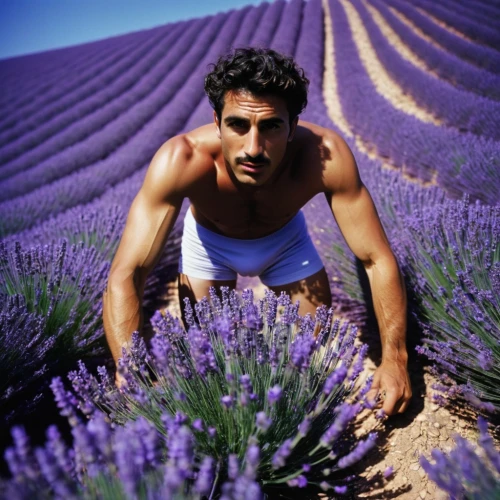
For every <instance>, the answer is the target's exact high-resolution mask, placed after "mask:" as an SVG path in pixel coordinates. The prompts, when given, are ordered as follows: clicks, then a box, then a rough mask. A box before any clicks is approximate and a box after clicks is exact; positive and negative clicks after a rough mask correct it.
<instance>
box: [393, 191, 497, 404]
mask: <svg viewBox="0 0 500 500" xmlns="http://www.w3.org/2000/svg"><path fill="white" fill-rule="evenodd" d="M405 222H406V223H405V224H404V226H405V230H404V233H403V235H402V237H401V238H400V239H399V240H398V243H397V246H398V253H399V254H400V256H401V260H402V261H403V267H404V274H405V276H406V279H407V281H408V284H409V286H410V288H411V289H412V291H413V294H414V296H415V298H416V300H417V302H418V304H419V305H420V307H419V310H418V315H417V316H418V320H419V321H420V323H421V325H422V327H423V328H424V333H425V339H424V345H423V346H420V347H418V348H417V349H418V351H419V352H420V353H422V354H425V355H427V356H428V357H429V358H430V359H432V360H433V361H435V362H436V364H437V366H438V367H439V369H440V372H441V373H442V375H441V379H442V381H443V382H445V385H448V386H449V382H450V379H449V377H448V375H451V376H452V377H453V379H454V380H456V381H457V382H458V385H455V384H453V385H452V386H451V387H448V390H447V391H445V393H446V392H447V393H448V395H457V394H462V395H463V396H464V397H466V398H467V399H468V400H469V401H470V402H472V403H474V404H475V405H476V406H479V407H481V408H484V409H487V410H490V411H495V410H496V411H498V410H499V409H500V395H499V393H498V384H499V381H500V245H499V241H500V205H496V206H493V207H486V206H482V205H480V204H478V203H476V204H472V205H470V204H469V201H468V198H467V197H465V198H464V200H462V201H459V202H455V201H451V200H447V201H445V202H444V203H443V204H441V205H436V206H430V207H427V208H422V209H421V210H417V211H416V212H415V213H414V215H412V216H409V217H407V219H406V221H405ZM445 373H446V374H448V375H445ZM439 388H440V389H444V388H445V386H439ZM438 399H440V398H438Z"/></svg>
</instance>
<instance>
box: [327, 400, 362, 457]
mask: <svg viewBox="0 0 500 500" xmlns="http://www.w3.org/2000/svg"><path fill="white" fill-rule="evenodd" d="M360 408H361V405H360V403H356V404H354V405H350V404H349V403H343V404H342V405H341V406H340V407H339V411H338V413H337V416H336V418H335V421H334V422H333V424H332V425H331V426H330V427H329V428H328V429H327V431H326V432H325V433H324V434H323V436H321V440H320V442H321V444H322V445H323V446H325V447H327V448H328V447H330V445H331V444H332V443H334V442H335V441H336V440H337V439H338V438H339V436H340V435H341V434H342V433H343V432H344V431H345V429H346V428H347V425H348V424H349V422H351V420H352V419H353V418H354V417H355V416H356V415H357V413H358V411H359V410H360Z"/></svg>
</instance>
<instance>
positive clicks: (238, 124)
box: [229, 120, 247, 128]
mask: <svg viewBox="0 0 500 500" xmlns="http://www.w3.org/2000/svg"><path fill="white" fill-rule="evenodd" d="M229 126H230V127H231V128H245V127H246V126H247V124H246V123H245V122H244V121H243V120H234V121H232V122H229Z"/></svg>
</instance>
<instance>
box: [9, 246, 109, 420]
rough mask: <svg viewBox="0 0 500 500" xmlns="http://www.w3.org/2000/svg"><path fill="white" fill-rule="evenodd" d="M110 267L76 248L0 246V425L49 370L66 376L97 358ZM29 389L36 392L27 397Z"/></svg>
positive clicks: (91, 251) (24, 405) (29, 401)
mask: <svg viewBox="0 0 500 500" xmlns="http://www.w3.org/2000/svg"><path fill="white" fill-rule="evenodd" d="M109 267H110V262H109V260H106V259H105V258H103V256H102V254H100V253H99V252H98V251H97V250H96V248H95V247H89V248H85V247H84V242H83V241H81V242H80V243H79V244H72V245H71V246H69V247H68V242H67V240H66V239H62V240H61V241H60V242H58V243H50V244H47V245H44V246H42V245H36V246H33V247H31V248H29V249H23V248H22V246H21V244H20V243H19V242H16V243H15V245H14V248H13V249H8V248H7V246H6V245H5V243H3V242H0V276H1V279H0V346H1V347H0V394H1V396H0V414H1V415H2V419H6V420H9V419H11V418H12V417H13V416H14V415H15V414H18V413H19V412H21V411H26V410H27V409H28V406H31V407H32V406H33V405H34V404H35V403H36V402H37V401H38V399H39V397H40V394H41V393H42V391H43V387H44V384H43V382H44V380H45V381H47V376H48V375H49V374H50V373H51V371H53V370H54V369H58V370H64V368H66V370H67V369H69V367H70V366H72V365H73V366H74V364H75V362H76V360H77V359H80V358H82V357H87V356H90V355H96V354H101V353H103V352H104V337H103V331H102V319H101V314H102V312H101V295H102V291H103V290H104V286H105V280H106V279H107V275H108V273H109ZM35 382H36V386H35ZM28 389H30V390H31V391H35V392H34V394H31V393H30V394H31V395H30V397H29V398H27V395H26V393H25V392H24V391H26V390H28ZM13 405H14V406H13Z"/></svg>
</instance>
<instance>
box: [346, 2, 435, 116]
mask: <svg viewBox="0 0 500 500" xmlns="http://www.w3.org/2000/svg"><path fill="white" fill-rule="evenodd" d="M341 3H342V6H343V7H344V9H345V11H346V14H347V20H348V22H349V26H350V28H351V32H352V34H353V40H354V43H355V44H356V47H357V50H358V53H359V57H360V60H361V62H362V63H363V66H364V68H365V70H366V72H367V74H368V76H369V77H370V79H371V80H372V82H373V84H374V85H375V88H376V89H377V92H378V93H379V94H380V95H381V96H383V97H384V98H385V99H387V101H389V102H390V103H391V105H392V106H393V107H395V108H396V109H399V110H401V111H402V112H403V113H406V114H410V115H413V116H414V117H416V118H417V119H419V120H421V121H423V122H426V123H433V124H434V125H440V124H441V121H440V120H438V119H437V118H436V117H435V116H433V115H432V114H431V113H429V112H428V111H426V110H424V109H422V108H421V107H420V106H419V105H418V104H417V103H416V102H415V100H414V99H413V98H412V97H411V96H410V95H408V94H405V93H404V92H403V91H402V90H401V88H400V87H399V85H398V83H397V82H396V81H395V80H394V79H393V78H392V77H391V76H390V75H389V73H388V72H387V71H386V69H385V67H384V66H383V65H382V64H381V62H380V60H379V58H378V56H377V53H376V51H375V49H374V48H373V45H372V43H371V41H370V37H369V36H368V33H367V32H366V29H365V27H364V25H363V22H362V21H361V19H360V17H359V15H358V13H357V11H356V9H355V8H354V7H353V5H352V4H351V3H349V2H347V1H346V0H341Z"/></svg>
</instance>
